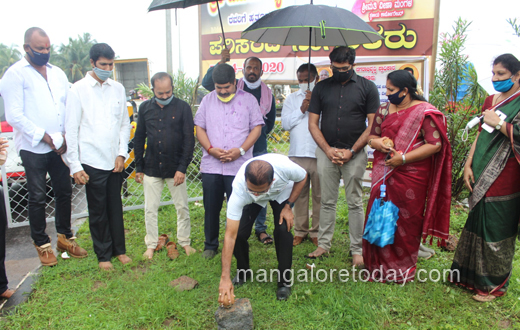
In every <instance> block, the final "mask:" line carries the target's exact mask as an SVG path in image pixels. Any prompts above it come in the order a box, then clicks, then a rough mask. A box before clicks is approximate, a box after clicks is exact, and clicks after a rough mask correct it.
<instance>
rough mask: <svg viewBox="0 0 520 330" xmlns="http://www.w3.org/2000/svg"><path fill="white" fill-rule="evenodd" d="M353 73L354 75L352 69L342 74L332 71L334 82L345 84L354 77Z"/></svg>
mask: <svg viewBox="0 0 520 330" xmlns="http://www.w3.org/2000/svg"><path fill="white" fill-rule="evenodd" d="M352 73H353V70H352V69H350V70H348V71H345V72H340V71H339V70H332V79H334V81H337V82H340V83H343V82H345V81H347V80H349V79H350V77H352Z"/></svg>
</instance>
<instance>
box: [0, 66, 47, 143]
mask: <svg viewBox="0 0 520 330" xmlns="http://www.w3.org/2000/svg"><path fill="white" fill-rule="evenodd" d="M23 90H24V80H23V78H22V76H20V75H19V74H18V73H17V72H15V71H14V70H8V71H7V72H6V73H5V75H4V76H3V78H2V82H1V84H0V93H1V94H2V98H3V99H4V104H5V117H6V120H7V122H8V123H9V125H11V126H13V127H14V128H15V129H17V130H18V131H20V132H22V133H23V134H24V135H26V136H27V137H28V138H29V140H30V141H31V145H32V146H33V147H35V146H36V145H38V143H40V141H41V140H42V138H43V136H44V135H45V129H43V128H41V127H38V126H37V125H36V124H35V123H33V122H32V121H30V120H29V119H28V118H27V117H26V116H25V113H24V108H25V107H24V92H23Z"/></svg>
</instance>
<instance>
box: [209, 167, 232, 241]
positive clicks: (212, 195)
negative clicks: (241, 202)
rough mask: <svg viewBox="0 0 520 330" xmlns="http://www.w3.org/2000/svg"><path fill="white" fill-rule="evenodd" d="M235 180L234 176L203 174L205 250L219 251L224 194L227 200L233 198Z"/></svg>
mask: <svg viewBox="0 0 520 330" xmlns="http://www.w3.org/2000/svg"><path fill="white" fill-rule="evenodd" d="M234 179H235V177H234V176H232V175H220V174H207V173H202V195H203V199H204V200H203V202H204V236H205V237H206V240H205V241H204V250H213V251H217V249H218V245H219V243H218V235H219V229H220V210H222V203H223V202H224V193H226V196H227V199H228V200H229V197H230V196H231V191H232V184H233V180H234Z"/></svg>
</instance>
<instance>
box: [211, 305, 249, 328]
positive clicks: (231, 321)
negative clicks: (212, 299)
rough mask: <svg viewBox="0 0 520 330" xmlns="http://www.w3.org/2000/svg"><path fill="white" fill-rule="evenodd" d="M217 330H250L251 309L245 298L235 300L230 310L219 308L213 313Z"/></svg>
mask: <svg viewBox="0 0 520 330" xmlns="http://www.w3.org/2000/svg"><path fill="white" fill-rule="evenodd" d="M215 320H216V321H217V324H218V329H219V330H252V329H253V308H252V307H251V302H250V301H249V299H247V298H241V299H237V300H235V303H234V304H233V306H231V307H230V308H224V307H219V308H218V309H217V311H216V312H215Z"/></svg>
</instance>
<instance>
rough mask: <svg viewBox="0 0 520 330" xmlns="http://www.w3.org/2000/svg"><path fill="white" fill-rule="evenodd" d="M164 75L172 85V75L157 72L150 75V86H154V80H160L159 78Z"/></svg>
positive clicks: (162, 77)
mask: <svg viewBox="0 0 520 330" xmlns="http://www.w3.org/2000/svg"><path fill="white" fill-rule="evenodd" d="M166 77H168V78H170V82H171V84H172V86H173V78H172V76H170V75H169V74H168V73H167V72H157V73H156V74H154V75H153V77H152V88H153V87H155V81H156V80H161V79H164V78H166Z"/></svg>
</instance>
